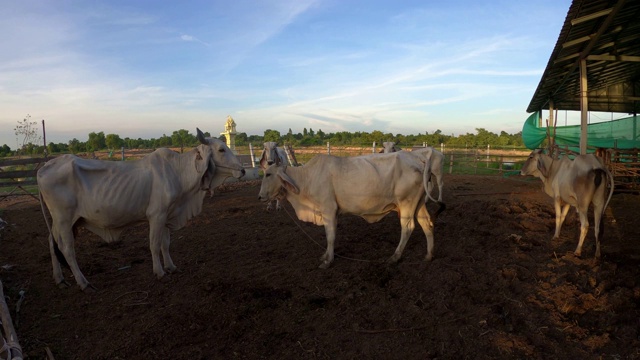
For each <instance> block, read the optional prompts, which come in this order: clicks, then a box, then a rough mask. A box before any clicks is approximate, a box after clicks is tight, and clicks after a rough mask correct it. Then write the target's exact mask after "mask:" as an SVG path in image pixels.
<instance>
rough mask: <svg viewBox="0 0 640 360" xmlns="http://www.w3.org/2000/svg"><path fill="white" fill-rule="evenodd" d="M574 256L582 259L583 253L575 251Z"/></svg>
mask: <svg viewBox="0 0 640 360" xmlns="http://www.w3.org/2000/svg"><path fill="white" fill-rule="evenodd" d="M573 255H575V256H576V257H581V256H582V251H574V252H573Z"/></svg>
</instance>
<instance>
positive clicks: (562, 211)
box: [553, 198, 570, 239]
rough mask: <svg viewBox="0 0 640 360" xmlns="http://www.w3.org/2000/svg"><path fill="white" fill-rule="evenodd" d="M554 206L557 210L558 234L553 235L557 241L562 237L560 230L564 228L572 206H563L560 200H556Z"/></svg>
mask: <svg viewBox="0 0 640 360" xmlns="http://www.w3.org/2000/svg"><path fill="white" fill-rule="evenodd" d="M554 205H555V208H556V232H555V234H554V235H553V238H554V239H557V238H559V237H560V229H561V228H562V224H564V219H565V217H567V212H569V207H570V205H569V204H564V205H563V204H562V200H561V199H560V198H556V199H555V201H554Z"/></svg>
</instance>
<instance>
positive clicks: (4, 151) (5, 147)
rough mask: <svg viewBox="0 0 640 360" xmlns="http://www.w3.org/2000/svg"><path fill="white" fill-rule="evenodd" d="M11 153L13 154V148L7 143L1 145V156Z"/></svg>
mask: <svg viewBox="0 0 640 360" xmlns="http://www.w3.org/2000/svg"><path fill="white" fill-rule="evenodd" d="M9 155H11V148H10V147H9V146H8V145H7V144H4V145H2V147H0V156H2V157H5V156H9Z"/></svg>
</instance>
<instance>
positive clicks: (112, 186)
mask: <svg viewBox="0 0 640 360" xmlns="http://www.w3.org/2000/svg"><path fill="white" fill-rule="evenodd" d="M196 132H197V138H198V140H199V142H200V145H198V146H197V147H195V148H194V149H193V150H191V151H190V152H188V153H185V154H178V153H176V152H173V151H171V150H168V149H158V150H156V151H155V152H153V153H151V154H149V155H147V156H146V157H144V158H143V159H141V160H136V161H128V162H112V161H101V160H92V159H82V158H79V157H76V156H74V155H62V156H59V157H57V158H55V159H53V160H50V161H49V162H47V163H46V164H45V166H43V167H42V168H41V169H40V170H39V171H38V175H37V181H38V186H39V188H40V194H41V195H40V196H41V198H42V201H41V203H42V207H43V208H42V211H43V214H44V215H45V221H46V223H47V226H48V228H49V232H50V235H49V250H50V253H51V262H52V266H53V278H54V280H55V282H56V284H58V285H59V286H60V287H67V286H69V285H68V283H67V282H66V281H65V279H64V276H63V273H62V268H61V264H62V265H65V266H68V267H69V268H70V269H71V271H72V273H73V276H74V278H75V279H76V282H77V284H78V285H79V286H80V288H81V289H83V290H85V289H87V288H92V285H91V284H90V283H89V282H88V281H87V279H86V278H85V277H84V275H83V274H82V272H81V271H80V268H79V266H78V263H77V261H76V256H75V249H74V241H75V239H74V234H75V233H76V231H75V230H76V228H77V227H79V226H82V227H84V228H86V229H88V230H90V231H92V232H93V233H95V234H96V235H98V236H100V237H101V238H102V239H104V240H105V241H107V242H112V241H115V240H117V239H118V238H119V236H120V235H121V233H122V232H123V231H124V230H125V229H126V228H127V227H128V226H131V225H133V224H136V223H139V222H144V221H146V222H148V223H149V242H150V249H151V257H152V261H153V272H154V274H155V275H156V276H157V277H158V278H162V277H163V276H164V275H165V272H169V273H171V272H173V271H175V270H176V266H175V264H174V263H173V261H172V260H171V256H170V254H169V244H170V231H171V230H177V229H180V228H182V227H183V226H185V224H186V223H187V221H188V220H189V219H190V218H192V217H194V216H196V215H198V214H199V213H200V212H201V211H202V204H203V200H204V197H205V195H206V193H207V191H210V192H212V191H213V189H214V188H215V187H217V186H219V185H221V184H222V183H223V182H224V180H225V179H226V178H228V177H235V178H237V179H240V178H241V177H242V176H243V175H244V173H245V170H244V169H243V167H242V164H241V163H240V162H239V161H238V159H237V157H236V156H235V155H234V154H233V152H232V151H231V150H230V149H229V148H228V147H227V146H226V144H225V143H224V142H223V141H220V140H218V139H215V138H205V137H204V135H203V133H202V132H201V131H200V129H196ZM383 145H384V150H383V152H384V153H383V154H371V155H363V156H355V157H336V156H331V155H317V156H315V157H314V158H313V159H311V160H310V161H309V162H308V163H307V164H305V165H304V166H299V167H292V166H288V161H287V157H286V154H285V153H284V151H283V149H282V148H279V147H277V144H276V143H274V142H267V143H265V144H264V149H263V153H262V156H261V159H260V166H261V167H262V168H263V172H264V177H263V180H262V185H261V188H260V192H259V195H258V198H259V200H261V201H263V202H268V203H269V204H268V209H271V208H272V202H273V201H276V208H277V209H279V208H280V207H281V205H280V201H283V200H285V199H286V200H287V201H288V202H289V203H290V204H291V206H292V207H293V208H294V210H295V213H296V215H297V217H298V218H299V219H300V220H302V221H306V222H311V223H314V224H316V225H323V226H324V228H325V232H326V237H327V248H326V252H325V253H324V255H323V256H322V258H321V264H320V267H321V268H327V267H329V266H330V265H331V262H332V261H333V258H334V244H335V238H336V229H337V221H338V216H339V215H341V214H352V215H357V216H361V217H362V218H364V219H365V220H367V221H368V222H370V223H373V222H376V221H379V220H380V219H382V218H383V217H384V216H385V215H387V214H388V213H390V212H393V211H395V212H397V213H398V218H399V220H400V226H401V236H400V242H399V244H398V247H397V248H396V250H395V252H394V253H393V255H392V256H391V257H390V258H389V262H396V261H398V260H399V259H400V257H401V256H402V252H403V250H404V248H405V246H406V244H407V241H408V239H409V236H410V235H411V233H412V232H413V230H414V228H415V221H416V220H417V222H418V224H420V227H421V228H422V230H423V232H424V234H425V237H426V239H427V254H426V257H425V260H426V261H429V260H431V259H432V258H433V249H434V232H433V221H432V220H431V216H430V215H429V212H428V211H427V208H426V203H427V201H429V200H431V201H434V202H437V203H438V204H439V209H438V210H437V212H436V214H435V215H434V216H437V215H438V213H439V212H440V211H442V210H443V209H444V207H445V206H444V203H443V202H442V189H443V184H444V183H443V165H444V156H443V154H442V153H441V152H439V151H437V150H435V149H433V148H430V147H427V148H424V149H419V150H414V151H400V149H398V148H397V146H396V144H394V143H391V142H388V143H387V142H386V143H384V144H383ZM521 174H522V175H533V176H537V177H539V178H540V179H541V180H542V181H543V183H544V191H545V192H546V193H547V194H548V195H550V196H551V197H553V198H554V202H555V210H556V230H555V235H554V237H558V236H559V233H560V227H561V225H562V223H563V222H564V218H565V216H566V214H567V211H568V209H569V207H570V206H574V207H576V209H577V210H578V213H579V214H580V222H581V232H580V240H579V243H578V247H577V248H576V250H575V254H576V255H578V256H579V255H580V254H581V249H582V244H583V241H584V239H585V237H586V233H587V230H588V228H589V223H588V217H587V211H588V208H589V206H590V204H593V208H594V221H595V233H596V257H600V237H601V231H602V226H601V220H602V215H603V213H604V210H605V209H606V207H607V205H608V203H609V201H610V199H611V195H612V193H613V177H612V176H611V174H610V173H609V171H608V170H607V168H606V166H605V165H604V164H603V162H602V160H601V159H600V158H598V157H596V156H594V155H581V156H578V157H576V158H575V160H570V159H568V158H566V157H564V158H561V159H553V158H551V157H549V156H547V155H545V154H543V153H542V152H541V151H534V152H532V153H531V155H530V156H529V158H528V160H527V161H526V163H525V164H524V166H523V168H522V171H521ZM434 182H435V183H436V184H437V186H438V198H437V200H436V199H433V198H432V196H431V192H432V189H433V183H434ZM607 189H608V191H607ZM46 209H48V212H49V213H50V217H51V222H49V219H48V216H47V211H46ZM161 254H162V262H161V259H160V255H161Z"/></svg>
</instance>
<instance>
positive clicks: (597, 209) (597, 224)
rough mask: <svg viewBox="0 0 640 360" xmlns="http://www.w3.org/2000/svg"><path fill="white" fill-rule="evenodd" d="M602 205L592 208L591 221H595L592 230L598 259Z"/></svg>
mask: <svg viewBox="0 0 640 360" xmlns="http://www.w3.org/2000/svg"><path fill="white" fill-rule="evenodd" d="M602 207H603V206H602V205H600V206H595V204H594V208H593V210H594V211H593V221H594V222H595V225H594V231H595V235H596V259H600V223H601V222H602V215H603V213H604V209H602Z"/></svg>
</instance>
